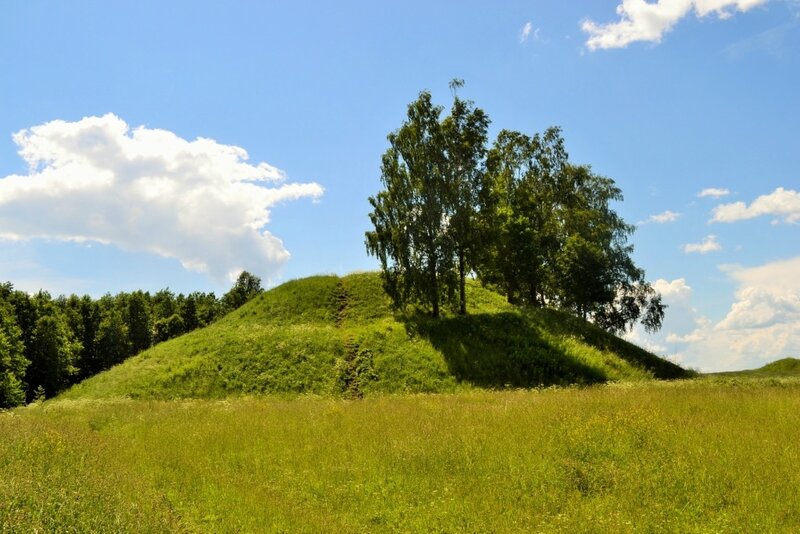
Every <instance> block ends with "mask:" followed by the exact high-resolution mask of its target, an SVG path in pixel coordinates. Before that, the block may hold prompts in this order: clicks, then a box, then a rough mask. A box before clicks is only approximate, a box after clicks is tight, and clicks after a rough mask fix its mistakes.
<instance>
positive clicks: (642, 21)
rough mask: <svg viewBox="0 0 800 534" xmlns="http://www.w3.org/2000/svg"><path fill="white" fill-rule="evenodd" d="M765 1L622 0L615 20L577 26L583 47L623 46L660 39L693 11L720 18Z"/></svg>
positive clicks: (697, 13) (593, 48)
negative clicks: (653, 0)
mask: <svg viewBox="0 0 800 534" xmlns="http://www.w3.org/2000/svg"><path fill="white" fill-rule="evenodd" d="M766 2H767V0H658V1H656V2H655V3H649V2H647V1H645V0H622V3H621V4H619V5H618V6H617V15H619V20H618V21H617V22H610V23H608V24H598V23H596V22H594V21H591V20H586V21H584V22H583V23H582V24H581V29H582V30H583V31H584V32H585V33H587V34H588V35H589V38H588V40H587V41H586V46H587V47H588V48H589V50H597V49H598V48H603V49H608V48H624V47H626V46H628V45H629V44H630V43H634V42H637V41H648V42H655V43H658V42H661V38H662V37H663V36H664V34H665V33H667V32H669V31H670V30H671V29H672V28H673V26H675V24H676V23H677V22H678V21H679V20H681V19H682V18H684V17H685V16H687V15H688V14H689V13H690V12H692V11H694V13H695V15H696V16H697V17H698V18H703V17H706V16H708V15H711V14H714V15H716V16H717V17H719V18H720V19H726V18H729V17H730V16H731V15H732V14H733V13H734V12H736V11H740V12H744V11H748V10H750V9H752V8H753V7H756V6H758V5H761V4H764V3H766Z"/></svg>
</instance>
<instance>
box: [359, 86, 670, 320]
mask: <svg viewBox="0 0 800 534" xmlns="http://www.w3.org/2000/svg"><path fill="white" fill-rule="evenodd" d="M462 84H463V82H462V81H460V80H454V81H453V82H452V83H451V89H452V90H453V104H452V108H451V109H450V113H449V114H448V115H447V116H445V117H442V114H443V111H444V109H443V108H442V107H441V106H437V105H434V104H433V102H432V99H431V94H430V93H429V92H427V91H426V92H422V93H420V95H419V98H418V99H417V100H416V101H414V102H412V103H411V104H410V105H409V106H408V113H407V117H406V120H405V121H404V122H403V124H402V125H401V127H400V128H399V129H398V130H396V131H394V132H392V133H390V134H389V136H388V140H389V145H390V147H389V149H388V150H387V151H386V153H385V154H384V155H383V160H382V164H381V181H382V183H383V185H384V187H385V189H384V190H383V191H380V192H379V193H378V194H377V195H376V196H375V197H370V199H369V201H370V204H371V205H372V208H373V211H372V212H371V213H370V220H371V221H372V224H373V226H374V230H372V231H369V232H367V233H366V246H367V251H368V252H369V253H370V254H372V255H374V256H377V257H378V259H379V260H380V262H381V266H382V271H383V272H382V275H383V281H384V287H385V288H386V291H387V293H388V294H389V295H390V296H391V297H392V299H393V301H394V303H395V305H396V306H399V307H403V306H405V305H407V304H409V303H419V304H422V305H424V306H427V307H428V308H429V309H430V310H431V312H432V314H433V316H435V317H438V316H439V314H440V308H441V306H442V305H443V304H445V305H450V306H452V307H453V308H455V309H457V310H458V312H459V313H461V314H464V313H466V309H467V308H466V292H465V279H466V277H467V276H469V275H475V276H477V278H478V279H479V280H480V281H481V282H482V283H483V284H486V285H488V286H491V287H493V288H495V289H497V290H498V291H500V292H502V293H503V294H505V295H506V296H507V297H508V300H509V301H510V302H514V303H519V304H527V305H531V306H552V307H558V308H560V309H565V310H569V311H571V312H573V313H575V314H576V315H579V316H581V317H583V318H584V319H588V320H591V321H593V322H594V323H596V324H598V325H599V326H601V327H603V328H605V329H607V330H609V331H611V332H615V333H619V332H621V331H624V330H626V329H627V328H629V327H631V326H632V325H633V324H634V323H636V322H637V321H639V320H641V322H642V323H643V325H644V326H645V328H646V329H648V330H649V331H654V330H657V329H658V328H660V326H661V322H662V320H663V318H664V309H665V307H666V306H665V305H664V304H663V303H662V301H661V296H660V295H659V294H658V293H656V292H655V291H654V290H653V288H652V286H651V285H650V284H649V283H647V282H646V281H645V278H644V277H645V273H644V271H643V270H642V269H640V268H638V267H637V266H636V265H635V264H634V262H633V260H632V258H631V254H632V253H633V246H632V245H631V244H629V242H628V238H629V237H630V235H631V234H632V232H633V230H634V227H633V226H631V225H629V224H626V223H625V221H623V220H622V218H621V217H620V216H619V215H618V214H617V213H616V212H615V211H614V210H613V209H612V207H611V203H612V202H615V201H621V200H622V193H621V191H620V189H619V188H617V187H616V185H615V184H614V181H613V180H611V179H610V178H605V177H602V176H598V175H597V174H595V173H594V172H592V170H591V168H590V167H589V166H586V165H576V164H574V163H572V162H570V161H569V156H568V154H567V151H566V149H565V147H564V139H563V137H562V135H561V130H560V129H559V128H549V129H547V130H546V131H545V132H544V133H542V134H538V133H537V134H535V135H533V136H529V135H525V134H523V133H520V132H515V131H509V130H502V131H501V132H500V133H499V134H498V135H497V138H496V139H495V140H494V142H493V143H491V145H490V144H489V138H488V128H489V122H490V121H489V118H488V116H487V115H486V113H485V112H484V111H483V110H481V109H480V108H477V107H475V105H474V103H472V102H471V101H465V100H462V99H461V98H459V96H458V94H457V89H458V88H459V87H461V85H462Z"/></svg>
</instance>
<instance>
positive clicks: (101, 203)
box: [0, 114, 323, 281]
mask: <svg viewBox="0 0 800 534" xmlns="http://www.w3.org/2000/svg"><path fill="white" fill-rule="evenodd" d="M13 138H14V141H15V142H16V144H17V145H18V146H19V154H20V156H22V158H23V159H24V160H25V162H26V163H27V164H28V167H29V171H28V173H27V174H25V175H10V176H6V177H4V178H2V179H0V238H5V239H13V240H28V239H34V238H48V239H55V240H63V241H78V242H81V241H96V242H100V243H106V244H114V245H116V246H119V247H121V248H123V249H125V250H130V251H143V252H149V253H153V254H158V255H160V256H163V257H168V258H176V259H178V260H179V261H180V262H181V264H182V265H183V266H184V267H185V268H187V269H192V270H196V271H201V272H207V273H209V274H210V275H211V276H213V277H214V278H216V279H217V280H218V281H222V280H224V279H226V278H230V277H231V276H233V275H235V274H236V273H237V272H239V271H240V270H242V269H248V270H251V271H253V272H257V273H259V274H261V275H262V276H266V277H267V278H269V277H270V276H271V275H273V274H274V273H275V271H276V270H277V269H278V268H279V267H280V266H281V265H282V264H283V263H284V262H285V261H286V260H287V259H288V257H289V253H288V251H287V250H286V249H285V247H284V246H283V244H282V242H281V241H280V239H278V238H277V237H276V236H274V235H272V234H271V233H269V232H268V231H267V230H266V229H265V225H266V224H267V223H268V222H269V220H270V211H269V210H270V208H271V207H272V206H274V205H276V204H279V203H282V202H286V201H290V200H296V199H300V198H304V197H310V198H318V197H320V196H321V195H322V192H323V189H322V187H321V186H319V185H318V184H316V183H287V182H286V177H285V175H284V173H283V172H282V171H280V170H279V169H277V168H275V167H273V166H271V165H269V164H267V163H258V164H251V163H249V162H248V161H247V160H248V156H247V152H246V151H245V150H244V149H242V148H239V147H236V146H230V145H223V144H219V143H217V142H216V141H214V140H212V139H205V138H198V139H196V140H194V141H187V140H185V139H182V138H181V137H179V136H177V135H175V134H174V133H172V132H169V131H167V130H159V129H150V128H145V127H138V128H134V129H131V128H130V127H129V126H128V124H126V123H125V122H124V121H123V120H122V119H120V118H119V117H116V116H115V115H113V114H108V115H105V116H103V117H86V118H84V119H81V120H79V121H77V122H66V121H61V120H55V121H52V122H48V123H46V124H42V125H40V126H35V127H32V128H29V129H26V130H22V131H20V132H17V133H16V134H14V136H13Z"/></svg>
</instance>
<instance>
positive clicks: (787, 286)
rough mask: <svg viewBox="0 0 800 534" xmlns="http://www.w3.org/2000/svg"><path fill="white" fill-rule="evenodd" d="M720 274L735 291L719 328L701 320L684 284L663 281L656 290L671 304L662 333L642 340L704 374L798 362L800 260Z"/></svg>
mask: <svg viewBox="0 0 800 534" xmlns="http://www.w3.org/2000/svg"><path fill="white" fill-rule="evenodd" d="M721 270H722V271H723V272H725V273H727V275H728V276H729V277H730V278H731V280H733V281H734V282H735V283H736V286H737V287H736V291H735V293H734V295H733V302H732V303H731V306H730V309H729V310H728V312H727V314H726V315H725V316H724V317H722V319H720V320H719V321H717V322H716V323H715V322H713V321H711V320H709V319H708V318H706V317H704V316H702V315H700V314H699V313H698V311H697V310H696V309H695V308H694V307H692V305H691V300H692V298H693V295H692V294H691V292H688V291H686V290H684V289H682V288H683V286H684V285H685V283H682V282H681V279H678V280H674V281H672V282H666V281H664V280H659V281H657V282H656V283H654V284H653V286H654V287H655V288H656V289H659V290H660V291H662V294H663V295H664V301H665V302H666V303H667V304H668V305H669V308H668V309H667V315H666V318H665V322H664V329H663V332H659V333H657V334H655V335H653V336H649V337H646V336H642V339H643V341H644V342H646V343H649V344H651V345H653V346H657V345H667V346H668V348H669V349H671V351H672V353H671V357H672V358H673V359H675V360H679V361H681V362H683V363H684V364H686V365H689V366H692V367H697V368H700V369H701V370H703V371H724V370H736V369H747V368H753V367H760V366H762V365H764V364H766V363H768V362H771V361H774V360H777V359H779V358H786V357H789V356H792V357H800V277H798V276H797V273H799V272H800V257H796V258H792V259H788V260H782V261H776V262H772V263H768V264H765V265H761V266H758V267H750V268H744V267H738V266H723V267H721ZM670 289H671V290H670ZM664 332H666V334H665V333H664Z"/></svg>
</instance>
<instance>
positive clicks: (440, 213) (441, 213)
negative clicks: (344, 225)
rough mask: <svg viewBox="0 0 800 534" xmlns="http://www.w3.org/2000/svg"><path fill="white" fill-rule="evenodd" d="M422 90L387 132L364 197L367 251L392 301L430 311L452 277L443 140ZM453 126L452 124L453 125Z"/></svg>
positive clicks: (447, 294)
mask: <svg viewBox="0 0 800 534" xmlns="http://www.w3.org/2000/svg"><path fill="white" fill-rule="evenodd" d="M441 113H442V108H441V107H440V106H435V105H434V104H433V103H432V101H431V95H430V93H428V92H427V91H423V92H422V93H420V95H419V98H417V100H415V101H414V102H412V103H411V104H409V106H408V111H407V115H406V120H405V121H404V122H403V124H402V125H401V127H400V128H399V129H398V130H397V131H395V132H392V133H390V134H389V135H388V137H387V138H388V140H389V145H390V147H389V149H388V150H387V151H386V152H385V153H384V155H383V161H382V164H381V182H382V183H383V186H384V188H385V189H384V190H383V191H380V192H379V193H378V194H377V195H375V196H374V197H370V199H369V202H370V204H371V205H372V212H371V213H370V215H369V217H370V220H371V222H372V225H373V227H374V230H372V231H369V232H367V233H366V246H367V251H368V252H369V253H370V254H372V255H374V256H376V257H377V258H378V260H379V261H380V262H381V269H382V277H383V284H384V288H385V289H386V292H387V293H388V294H389V296H390V297H391V298H392V300H393V302H394V304H395V305H396V306H399V307H402V306H405V305H406V304H408V303H411V302H420V303H422V304H423V305H425V306H428V307H429V308H430V309H431V311H432V314H433V316H434V317H438V316H439V313H440V305H441V303H443V302H444V303H447V302H452V301H453V300H454V294H455V288H456V285H457V284H458V277H457V276H456V274H455V270H454V247H453V241H452V239H451V236H450V235H449V234H448V231H447V229H448V223H449V220H448V216H449V215H450V214H449V213H448V210H447V207H448V202H449V200H450V199H451V198H452V196H453V194H452V191H450V190H448V189H447V187H448V183H447V180H446V177H445V172H446V160H445V157H446V156H445V149H446V145H445V140H444V132H443V129H442V124H441V122H440V119H439V117H440V115H441ZM454 128H455V127H454Z"/></svg>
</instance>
